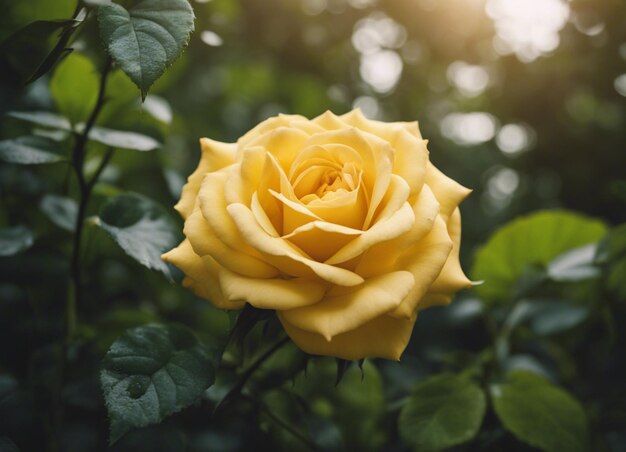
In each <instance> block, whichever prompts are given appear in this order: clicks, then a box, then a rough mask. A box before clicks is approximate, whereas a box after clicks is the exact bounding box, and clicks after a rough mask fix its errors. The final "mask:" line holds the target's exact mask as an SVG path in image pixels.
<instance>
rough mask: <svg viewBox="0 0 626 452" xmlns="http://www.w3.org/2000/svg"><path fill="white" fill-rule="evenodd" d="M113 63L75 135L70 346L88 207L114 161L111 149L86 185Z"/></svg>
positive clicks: (68, 313)
mask: <svg viewBox="0 0 626 452" xmlns="http://www.w3.org/2000/svg"><path fill="white" fill-rule="evenodd" d="M111 64H112V63H111V59H110V58H107V61H106V64H105V67H104V69H103V71H102V77H101V78H100V88H99V91H98V98H97V100H96V104H95V106H94V108H93V110H92V111H91V114H90V115H89V118H88V119H87V122H86V123H85V127H84V129H83V130H82V131H81V132H80V133H79V134H77V135H76V138H75V141H74V148H73V150H72V167H73V168H74V172H75V174H76V178H77V180H78V189H79V202H78V213H77V215H76V224H75V226H74V240H73V246H72V256H71V260H70V289H69V293H68V300H67V306H66V316H65V318H66V325H65V337H66V341H67V342H70V341H71V339H72V337H73V336H74V332H75V329H76V309H77V306H78V305H80V300H81V292H80V289H81V288H80V283H81V262H80V257H81V239H82V235H83V226H84V219H85V213H86V211H87V205H88V204H89V198H90V196H91V190H92V189H93V186H94V185H95V183H96V181H97V179H98V177H99V176H100V174H101V173H102V170H104V167H105V166H106V164H107V163H108V162H109V160H110V159H111V155H112V150H111V149H108V150H107V153H106V154H105V156H104V157H103V159H102V162H101V163H100V167H99V168H98V170H97V171H96V174H95V175H94V177H93V179H92V180H91V181H89V182H88V181H87V180H86V179H85V174H84V164H85V154H86V145H87V140H88V137H89V132H90V131H91V129H92V128H93V126H94V124H95V122H96V119H97V118H98V115H99V114H100V111H101V110H102V107H103V106H104V102H105V96H104V94H105V91H106V83H107V77H108V75H109V72H110V70H111Z"/></svg>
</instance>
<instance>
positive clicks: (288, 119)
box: [237, 113, 309, 149]
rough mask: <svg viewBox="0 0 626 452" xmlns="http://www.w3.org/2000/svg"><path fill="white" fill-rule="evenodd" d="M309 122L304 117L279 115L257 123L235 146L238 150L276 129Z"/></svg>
mask: <svg viewBox="0 0 626 452" xmlns="http://www.w3.org/2000/svg"><path fill="white" fill-rule="evenodd" d="M308 121H309V120H308V119H307V118H305V117H304V116H300V115H286V114H283V113H280V114H279V115H278V116H273V117H271V118H267V119H266V120H265V121H263V122H261V123H259V124H258V125H257V126H256V127H254V128H253V129H251V130H250V131H248V132H247V133H246V134H245V135H243V136H242V137H241V138H239V140H237V144H238V145H239V148H240V149H243V148H245V147H246V146H248V145H249V144H250V143H251V142H252V141H253V140H255V139H256V138H257V137H259V136H260V135H262V134H264V133H266V132H268V131H270V130H272V129H276V128H278V127H283V126H289V125H290V124H301V123H302V122H308Z"/></svg>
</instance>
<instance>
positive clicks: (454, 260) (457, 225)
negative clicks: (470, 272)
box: [419, 207, 472, 309]
mask: <svg viewBox="0 0 626 452" xmlns="http://www.w3.org/2000/svg"><path fill="white" fill-rule="evenodd" d="M448 234H449V235H450V238H451V239H452V251H451V252H450V256H448V260H447V261H446V263H445V265H444V266H443V269H442V270H441V273H440V274H439V276H438V277H437V279H435V281H434V282H433V283H432V285H431V287H430V289H429V291H432V292H439V293H442V294H451V293H455V292H457V291H459V290H461V289H467V288H469V287H472V281H470V280H469V279H468V278H467V276H465V273H463V269H462V268H461V262H460V261H459V251H460V248H461V212H460V211H459V208H458V207H457V208H456V209H454V212H452V215H451V216H450V220H449V221H448ZM419 308H420V309H421V308H422V303H421V302H420V305H419Z"/></svg>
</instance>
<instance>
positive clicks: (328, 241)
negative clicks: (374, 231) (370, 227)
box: [283, 220, 363, 262]
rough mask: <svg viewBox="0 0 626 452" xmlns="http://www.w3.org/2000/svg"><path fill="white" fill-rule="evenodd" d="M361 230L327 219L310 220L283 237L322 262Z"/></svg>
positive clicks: (360, 232)
mask: <svg viewBox="0 0 626 452" xmlns="http://www.w3.org/2000/svg"><path fill="white" fill-rule="evenodd" d="M362 233H363V231H360V230H358V229H353V228H348V227H345V226H342V225H338V224H334V223H329V222H327V221H317V220H316V221H312V222H310V223H307V224H305V225H302V226H300V227H299V228H297V229H295V230H294V231H292V232H291V233H290V234H288V235H284V236H283V238H284V239H286V240H289V241H290V242H291V243H293V244H294V245H296V246H297V247H298V248H300V249H301V250H302V251H304V252H305V253H307V254H308V255H309V256H311V257H312V258H313V259H315V260H316V261H318V262H324V261H325V260H326V259H328V258H329V257H330V256H332V255H333V254H335V253H336V252H337V251H338V250H339V249H341V248H342V247H343V246H344V245H345V244H347V243H348V242H349V241H350V240H353V239H354V237H355V236H357V235H360V234H362Z"/></svg>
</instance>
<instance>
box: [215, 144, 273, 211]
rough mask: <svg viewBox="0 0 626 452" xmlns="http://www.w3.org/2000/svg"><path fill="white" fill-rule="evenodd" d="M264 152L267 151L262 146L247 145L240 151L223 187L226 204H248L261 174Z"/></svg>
mask: <svg viewBox="0 0 626 452" xmlns="http://www.w3.org/2000/svg"><path fill="white" fill-rule="evenodd" d="M265 154H267V152H266V151H265V149H263V148H262V147H249V148H246V149H244V150H243V151H242V152H241V160H240V161H239V162H238V163H237V164H236V166H235V170H233V171H232V172H231V173H230V174H229V176H228V182H227V183H226V186H225V187H224V197H225V198H226V203H227V204H232V203H235V202H240V203H242V204H246V205H248V204H250V202H251V199H252V194H253V193H254V192H255V191H256V190H257V188H258V186H259V184H260V181H261V177H262V175H263V165H264V164H265V158H266V157H265Z"/></svg>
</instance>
